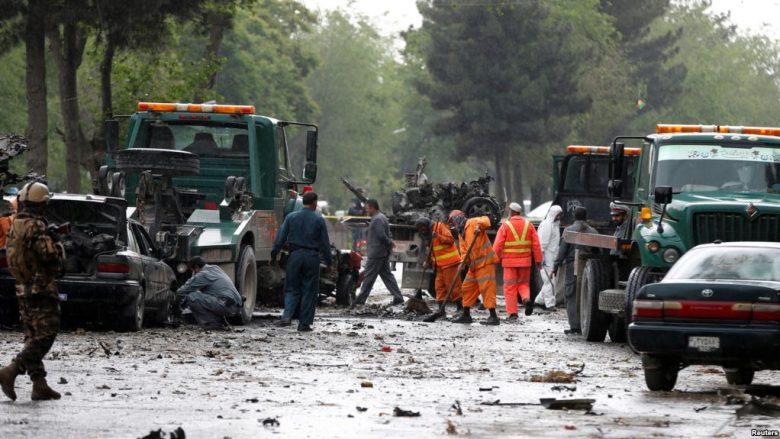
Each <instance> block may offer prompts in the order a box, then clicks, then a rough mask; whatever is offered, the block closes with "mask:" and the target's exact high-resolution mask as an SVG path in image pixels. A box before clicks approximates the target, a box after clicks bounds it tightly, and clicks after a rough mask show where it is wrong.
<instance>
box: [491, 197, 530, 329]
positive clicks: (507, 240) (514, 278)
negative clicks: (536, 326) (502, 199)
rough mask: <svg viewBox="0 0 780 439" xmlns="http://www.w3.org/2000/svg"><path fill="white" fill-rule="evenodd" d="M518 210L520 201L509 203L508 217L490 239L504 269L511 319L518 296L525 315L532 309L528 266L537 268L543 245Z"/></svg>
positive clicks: (514, 316) (505, 288)
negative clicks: (493, 239)
mask: <svg viewBox="0 0 780 439" xmlns="http://www.w3.org/2000/svg"><path fill="white" fill-rule="evenodd" d="M521 213H522V207H520V205H519V204H517V203H511V204H509V218H507V220H506V222H504V223H503V224H501V227H499V229H498V233H497V234H496V239H495V242H494V243H493V251H495V252H496V255H497V256H498V258H499V260H500V261H501V266H502V267H503V269H504V301H505V302H506V313H507V314H509V316H508V317H507V319H506V320H507V322H510V323H512V322H516V321H517V301H518V297H519V298H520V300H521V301H522V303H523V306H525V313H526V315H530V314H531V312H533V306H534V305H533V303H531V288H530V281H531V270H538V269H539V268H540V267H541V265H542V248H541V246H540V245H539V237H538V236H537V235H536V229H535V228H534V226H533V225H532V224H531V222H530V221H528V220H526V219H525V218H523V216H522V215H521ZM532 255H533V260H534V263H533V264H531V257H532Z"/></svg>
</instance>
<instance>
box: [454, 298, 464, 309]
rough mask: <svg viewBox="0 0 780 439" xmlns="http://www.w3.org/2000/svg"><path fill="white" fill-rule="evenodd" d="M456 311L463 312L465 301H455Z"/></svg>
mask: <svg viewBox="0 0 780 439" xmlns="http://www.w3.org/2000/svg"><path fill="white" fill-rule="evenodd" d="M455 310H456V311H458V312H461V311H463V301H462V300H460V299H458V300H456V301H455Z"/></svg>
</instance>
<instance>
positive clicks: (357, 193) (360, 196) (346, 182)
mask: <svg viewBox="0 0 780 439" xmlns="http://www.w3.org/2000/svg"><path fill="white" fill-rule="evenodd" d="M341 182H342V183H344V186H346V187H347V189H349V191H350V192H352V193H353V194H355V196H356V197H357V199H358V200H360V201H361V202H363V203H365V202H366V201H368V198H366V197H365V196H364V195H363V194H361V193H360V191H359V190H357V188H356V187H355V186H352V184H351V183H350V182H349V180H347V179H346V177H341Z"/></svg>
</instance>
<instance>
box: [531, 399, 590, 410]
mask: <svg viewBox="0 0 780 439" xmlns="http://www.w3.org/2000/svg"><path fill="white" fill-rule="evenodd" d="M539 402H540V403H541V404H542V406H543V407H544V408H546V409H548V410H585V411H586V412H589V411H590V410H591V409H592V408H593V403H595V402H596V400H595V399H556V398H540V399H539Z"/></svg>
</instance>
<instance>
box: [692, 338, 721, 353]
mask: <svg viewBox="0 0 780 439" xmlns="http://www.w3.org/2000/svg"><path fill="white" fill-rule="evenodd" d="M688 347H689V348H691V349H696V350H698V351H701V352H712V351H717V350H718V349H720V339H719V338H718V337H688Z"/></svg>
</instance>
